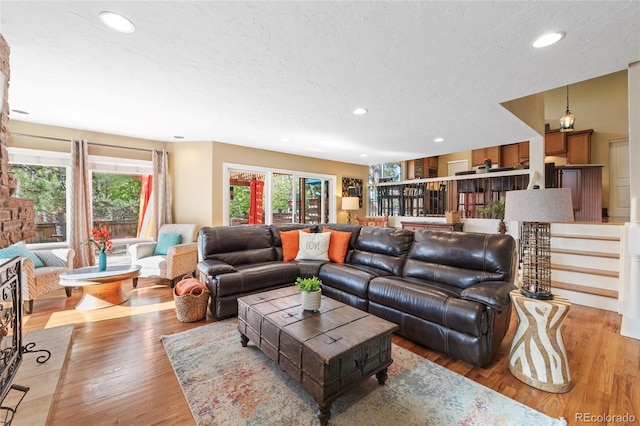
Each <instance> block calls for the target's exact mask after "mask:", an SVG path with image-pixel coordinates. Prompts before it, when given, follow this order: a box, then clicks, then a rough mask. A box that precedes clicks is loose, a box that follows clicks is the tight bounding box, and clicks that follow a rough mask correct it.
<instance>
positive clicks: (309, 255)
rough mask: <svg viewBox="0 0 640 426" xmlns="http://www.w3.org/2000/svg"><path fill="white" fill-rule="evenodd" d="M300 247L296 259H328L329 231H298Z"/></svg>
mask: <svg viewBox="0 0 640 426" xmlns="http://www.w3.org/2000/svg"><path fill="white" fill-rule="evenodd" d="M299 236H300V247H299V249H298V255H297V256H296V260H329V240H330V239H331V233H321V234H310V233H309V234H307V233H305V232H299Z"/></svg>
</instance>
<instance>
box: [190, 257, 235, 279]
mask: <svg viewBox="0 0 640 426" xmlns="http://www.w3.org/2000/svg"><path fill="white" fill-rule="evenodd" d="M198 271H200V273H202V274H205V275H206V276H207V277H215V276H216V275H220V274H228V273H231V272H236V268H234V267H233V266H231V265H229V264H228V263H224V262H222V261H220V260H214V259H208V260H203V261H202V262H199V263H198Z"/></svg>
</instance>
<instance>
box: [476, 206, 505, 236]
mask: <svg viewBox="0 0 640 426" xmlns="http://www.w3.org/2000/svg"><path fill="white" fill-rule="evenodd" d="M504 207H505V206H504V200H494V201H491V202H489V204H487V205H486V206H485V207H481V208H479V209H478V212H479V213H482V214H484V215H486V216H488V218H490V219H499V220H500V223H499V224H498V232H499V233H500V234H504V233H506V232H507V224H506V223H505V222H504Z"/></svg>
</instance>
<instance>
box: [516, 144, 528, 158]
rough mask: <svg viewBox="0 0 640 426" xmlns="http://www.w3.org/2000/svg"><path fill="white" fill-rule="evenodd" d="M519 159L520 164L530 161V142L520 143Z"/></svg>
mask: <svg viewBox="0 0 640 426" xmlns="http://www.w3.org/2000/svg"><path fill="white" fill-rule="evenodd" d="M518 159H519V160H520V163H525V162H527V161H529V141H524V142H518Z"/></svg>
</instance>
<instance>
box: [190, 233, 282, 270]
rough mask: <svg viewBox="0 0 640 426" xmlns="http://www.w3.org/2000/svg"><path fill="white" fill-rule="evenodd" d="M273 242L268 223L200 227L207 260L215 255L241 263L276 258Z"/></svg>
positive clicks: (201, 251) (200, 241)
mask: <svg viewBox="0 0 640 426" xmlns="http://www.w3.org/2000/svg"><path fill="white" fill-rule="evenodd" d="M272 243H273V240H272V236H271V230H270V229H269V226H267V225H240V226H216V227H204V228H202V229H201V230H200V238H199V248H198V250H199V253H201V256H202V259H203V260H208V259H215V260H220V261H222V262H224V263H228V264H229V265H231V266H237V265H244V264H252V263H263V262H270V261H275V260H276V252H275V250H274V248H273V246H272Z"/></svg>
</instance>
